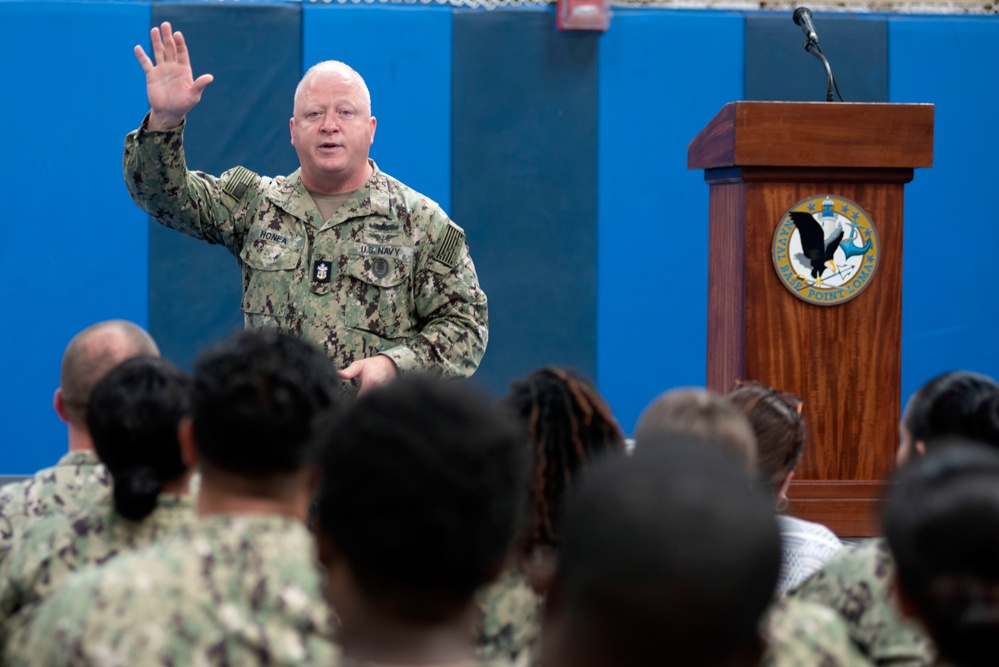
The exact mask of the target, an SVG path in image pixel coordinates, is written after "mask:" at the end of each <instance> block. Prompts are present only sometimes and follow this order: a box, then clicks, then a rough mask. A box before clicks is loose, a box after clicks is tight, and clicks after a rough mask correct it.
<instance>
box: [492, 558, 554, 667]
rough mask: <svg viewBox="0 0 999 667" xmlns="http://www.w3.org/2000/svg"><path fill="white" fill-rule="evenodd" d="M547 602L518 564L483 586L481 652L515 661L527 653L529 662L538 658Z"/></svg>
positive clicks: (494, 657) (499, 658)
mask: <svg viewBox="0 0 999 667" xmlns="http://www.w3.org/2000/svg"><path fill="white" fill-rule="evenodd" d="M543 604H544V600H543V599H542V598H541V596H540V595H538V594H537V593H536V592H535V591H534V589H533V588H532V587H531V585H530V584H529V583H528V581H527V579H526V578H525V577H524V575H523V573H522V572H521V571H520V568H517V567H511V568H508V569H507V570H506V571H505V572H504V573H503V574H502V575H501V576H500V578H499V579H498V580H497V581H496V582H495V583H493V584H492V585H490V586H487V587H486V588H484V589H482V590H481V591H480V592H479V596H478V605H479V639H478V644H479V653H480V655H481V656H482V657H483V658H485V659H493V660H509V661H511V662H516V661H518V660H519V659H521V658H523V657H525V656H526V657H527V660H528V662H530V663H534V662H536V660H537V657H538V653H539V646H538V637H539V636H540V626H541V613H542V605H543Z"/></svg>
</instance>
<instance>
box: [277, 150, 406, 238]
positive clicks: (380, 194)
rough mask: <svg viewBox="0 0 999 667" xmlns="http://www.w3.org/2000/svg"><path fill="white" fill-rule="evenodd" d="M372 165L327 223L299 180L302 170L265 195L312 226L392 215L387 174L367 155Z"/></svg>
mask: <svg viewBox="0 0 999 667" xmlns="http://www.w3.org/2000/svg"><path fill="white" fill-rule="evenodd" d="M368 163H369V164H370V165H371V167H372V171H371V176H370V177H369V178H368V180H367V181H365V182H364V185H362V186H361V187H359V188H358V189H357V190H355V191H354V193H353V194H352V195H351V196H350V197H349V198H348V199H347V201H345V202H344V203H343V206H341V207H340V210H339V211H337V212H336V213H335V214H334V215H333V218H332V219H331V220H330V221H329V223H325V222H324V221H323V220H322V218H321V216H320V215H319V210H318V209H317V208H316V203H315V202H314V201H313V200H312V196H311V195H310V194H309V191H308V190H307V189H306V188H305V184H304V183H302V170H301V169H300V168H299V169H296V170H295V171H294V172H293V173H292V174H290V175H289V176H288V177H287V178H285V179H283V180H282V181H280V182H279V183H276V184H275V185H273V186H272V187H271V189H270V190H269V191H268V193H267V197H268V199H270V200H271V201H272V202H274V203H275V204H276V205H277V206H279V207H280V208H281V209H282V210H284V211H285V212H287V213H289V214H291V215H293V216H295V217H296V218H299V219H300V220H303V221H305V222H307V223H309V224H310V225H312V226H313V227H315V228H316V229H323V228H324V227H331V226H333V225H339V224H341V223H343V222H346V221H348V220H351V219H353V218H363V217H369V216H380V217H384V218H391V217H393V213H392V211H393V207H392V192H391V190H390V188H389V184H388V177H387V176H386V175H385V174H384V173H382V172H381V171H380V170H379V169H378V165H376V164H375V161H374V160H372V159H370V158H369V159H368Z"/></svg>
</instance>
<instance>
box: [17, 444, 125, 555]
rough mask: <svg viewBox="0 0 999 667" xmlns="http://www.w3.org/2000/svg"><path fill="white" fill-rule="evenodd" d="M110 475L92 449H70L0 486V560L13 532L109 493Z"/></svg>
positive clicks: (93, 501) (85, 505) (96, 500)
mask: <svg viewBox="0 0 999 667" xmlns="http://www.w3.org/2000/svg"><path fill="white" fill-rule="evenodd" d="M110 492H111V476H110V475H109V474H108V471H107V468H105V467H104V465H103V464H102V463H101V462H100V459H98V458H97V454H95V453H94V452H70V453H68V454H66V455H65V456H63V457H62V458H61V459H59V462H58V463H56V464H55V466H53V467H51V468H45V469H43V470H39V471H38V472H37V473H35V474H34V476H32V477H30V478H28V479H26V480H24V481H22V482H16V483H13V484H6V485H4V486H3V487H0V562H2V561H3V559H4V556H5V555H6V553H7V551H8V550H9V549H10V545H11V540H12V539H13V537H14V535H15V534H16V533H17V532H18V531H19V530H22V529H24V528H25V527H26V526H29V525H31V524H33V523H36V522H38V521H41V520H42V519H45V518H47V517H49V516H52V515H55V514H70V513H72V512H75V511H77V510H79V509H86V508H89V507H92V506H93V505H95V504H96V503H97V502H98V501H100V500H101V499H102V498H106V497H109V496H110Z"/></svg>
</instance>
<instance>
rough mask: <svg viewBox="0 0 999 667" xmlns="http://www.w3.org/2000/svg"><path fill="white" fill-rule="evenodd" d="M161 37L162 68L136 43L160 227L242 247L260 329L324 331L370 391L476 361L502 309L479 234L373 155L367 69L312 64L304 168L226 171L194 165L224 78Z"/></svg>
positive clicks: (304, 94)
mask: <svg viewBox="0 0 999 667" xmlns="http://www.w3.org/2000/svg"><path fill="white" fill-rule="evenodd" d="M152 45H153V53H154V56H155V60H156V63H155V65H154V64H153V62H152V61H151V60H150V58H149V57H147V55H146V54H145V52H144V51H143V50H142V48H141V47H136V55H137V57H138V58H139V62H140V63H141V64H142V67H143V69H144V70H145V72H146V85H147V93H148V96H149V104H150V112H149V114H148V116H147V117H146V119H145V120H144V121H143V123H142V126H141V127H140V128H139V129H138V130H136V131H134V132H132V133H131V134H129V135H128V137H127V139H126V141H125V158H124V174H125V182H126V184H127V186H128V189H129V192H130V193H131V195H132V198H133V200H134V201H135V202H136V203H137V204H138V205H139V206H140V207H141V208H142V209H143V210H145V211H146V212H148V213H149V214H150V215H151V216H153V217H154V218H155V219H156V220H157V221H158V222H160V223H161V224H164V225H166V226H168V227H171V228H173V229H176V230H179V231H182V232H184V233H185V234H189V235H191V236H194V237H196V238H199V239H203V240H206V241H208V242H209V243H216V244H221V245H223V246H225V247H226V248H227V249H228V250H229V251H230V252H231V253H232V254H233V255H234V256H235V257H236V259H237V261H238V262H239V265H240V267H241V269H242V272H243V300H242V306H241V307H242V311H243V313H244V319H245V323H246V326H247V327H248V328H258V327H262V326H270V327H274V328H276V329H279V330H281V331H286V332H288V333H294V334H296V335H298V336H301V337H304V338H306V339H307V340H310V341H312V342H313V343H315V344H316V345H318V346H319V347H321V348H322V349H323V350H325V352H326V354H327V356H329V357H330V359H332V360H333V362H334V364H336V365H337V367H338V368H342V369H343V370H342V372H341V377H344V378H349V379H356V381H357V382H359V383H360V388H361V390H364V389H366V388H367V387H370V386H374V385H377V384H381V383H383V382H385V381H387V380H389V379H391V378H392V377H394V376H396V375H397V374H398V372H400V371H402V372H405V371H408V370H412V369H424V370H429V371H432V372H436V373H439V374H442V375H448V376H467V375H470V374H471V373H472V372H474V371H475V369H476V367H477V366H478V364H479V361H480V360H481V358H482V354H483V352H484V350H485V346H486V341H487V337H488V329H487V311H486V297H485V294H484V293H483V292H482V290H481V289H480V287H479V284H478V278H477V276H476V273H475V267H474V265H473V264H472V260H471V258H470V257H469V254H468V248H467V246H466V244H465V235H464V232H463V231H462V230H461V229H460V228H459V227H458V226H457V225H455V224H454V223H453V222H451V221H450V220H449V219H448V218H447V216H446V215H445V214H444V212H443V211H442V210H441V209H440V207H439V206H438V205H437V204H435V203H434V202H433V201H431V200H429V199H427V198H426V197H424V196H423V195H421V194H419V193H417V192H414V191H413V190H410V189H409V188H407V187H406V186H405V185H403V184H402V183H400V182H399V181H397V180H395V179H393V178H392V177H390V176H388V175H387V174H384V173H383V172H381V171H379V170H378V168H377V166H376V165H375V163H374V162H373V161H371V160H370V159H369V158H368V151H369V148H370V146H371V144H372V142H373V141H374V135H375V125H376V122H375V118H374V117H373V116H371V100H370V95H369V94H368V90H367V87H366V86H365V84H364V81H363V80H362V79H361V77H360V76H359V75H358V74H357V73H356V72H354V71H353V70H352V69H350V68H349V67H347V66H346V65H344V64H343V63H337V62H326V63H321V64H319V65H317V66H315V67H313V68H312V69H310V70H309V72H308V73H306V75H305V77H304V78H303V79H302V82H301V83H300V84H299V86H298V89H297V91H296V93H295V109H294V117H293V118H292V119H291V123H290V125H291V138H292V144H293V145H294V146H295V150H296V151H297V153H298V156H299V160H300V163H301V168H300V169H299V170H297V171H296V172H294V173H293V174H291V175H289V176H286V177H277V178H268V177H261V176H259V175H257V174H254V173H252V172H250V171H249V170H247V169H245V168H243V167H236V168H235V169H232V170H229V171H227V172H225V173H224V174H222V176H221V177H219V178H216V177H214V176H210V175H208V174H204V173H201V172H189V171H188V170H187V167H186V163H185V158H184V150H183V127H184V118H185V116H186V114H187V113H188V112H189V111H190V110H191V108H193V107H194V106H195V105H196V104H197V103H198V101H199V100H200V99H201V94H202V91H203V90H204V88H205V86H207V85H208V84H209V83H210V82H211V80H212V77H211V75H207V74H206V75H203V76H201V77H199V78H198V79H197V80H194V79H193V74H192V70H191V65H190V61H189V58H188V52H187V47H186V45H185V43H184V39H183V37H182V35H181V34H180V33H179V32H177V33H174V32H172V31H171V28H170V24H169V23H164V24H163V25H162V27H161V28H154V29H153V31H152Z"/></svg>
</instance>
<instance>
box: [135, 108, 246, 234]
mask: <svg viewBox="0 0 999 667" xmlns="http://www.w3.org/2000/svg"><path fill="white" fill-rule="evenodd" d="M146 122H147V120H143V121H142V126H141V127H139V129H137V130H135V131H133V132H131V133H129V134H128V136H127V137H126V138H125V153H124V157H123V160H122V170H123V173H124V177H125V185H126V186H127V187H128V192H129V194H130V195H131V197H132V201H134V202H135V203H136V205H138V206H139V208H141V209H142V210H143V211H145V212H146V213H148V214H149V215H151V216H152V217H153V218H154V219H155V220H156V221H157V222H159V223H160V224H161V225H165V226H166V227H170V228H171V229H175V230H177V231H179V232H183V233H185V234H187V235H189V236H193V237H194V238H197V239H201V240H204V241H208V242H209V243H214V244H218V245H223V246H225V247H226V248H228V249H229V251H230V252H232V253H233V254H236V253H238V252H239V249H240V247H241V244H242V239H243V236H244V235H245V233H246V223H245V222H244V221H243V220H242V219H240V216H239V215H237V214H236V213H237V211H238V209H239V208H240V206H241V204H243V203H244V202H245V198H246V195H247V189H248V187H249V186H251V185H255V184H257V183H259V181H260V177H259V176H257V175H256V174H253V172H250V171H249V170H247V169H245V168H243V167H237V168H235V169H231V170H229V171H227V172H225V173H224V174H222V176H221V177H219V178H216V177H215V176H212V175H210V174H206V173H203V172H191V171H188V169H187V162H186V158H185V155H184V141H183V137H184V125H183V124H181V125H180V126H179V127H176V128H174V129H171V130H165V131H158V132H150V131H147V130H146V129H145V125H146Z"/></svg>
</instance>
